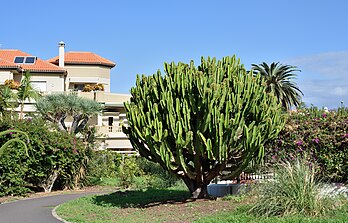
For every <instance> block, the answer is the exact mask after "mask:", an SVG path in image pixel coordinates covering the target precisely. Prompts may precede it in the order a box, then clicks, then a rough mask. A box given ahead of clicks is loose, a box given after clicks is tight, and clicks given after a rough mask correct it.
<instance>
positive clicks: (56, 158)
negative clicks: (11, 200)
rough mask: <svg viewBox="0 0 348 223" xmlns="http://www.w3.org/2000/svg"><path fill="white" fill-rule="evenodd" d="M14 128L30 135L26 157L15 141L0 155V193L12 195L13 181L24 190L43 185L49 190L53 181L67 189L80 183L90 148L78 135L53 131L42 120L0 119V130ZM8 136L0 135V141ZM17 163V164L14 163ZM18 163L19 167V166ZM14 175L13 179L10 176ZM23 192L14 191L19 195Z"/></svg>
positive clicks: (42, 186) (52, 128)
mask: <svg viewBox="0 0 348 223" xmlns="http://www.w3.org/2000/svg"><path fill="white" fill-rule="evenodd" d="M11 128H15V129H18V130H21V131H23V132H26V133H27V134H28V136H29V138H30V141H29V144H28V147H29V157H28V156H26V154H25V152H23V153H20V152H18V151H25V150H24V149H20V147H21V146H22V145H20V144H17V145H16V146H15V147H13V148H12V149H11V150H9V149H7V150H6V154H7V155H4V156H1V158H0V159H1V161H0V162H1V163H2V166H1V168H0V176H1V187H2V189H1V191H0V193H3V195H5V194H11V193H10V192H9V189H6V187H8V188H11V187H14V184H13V182H12V181H14V180H16V179H18V180H16V181H18V182H17V183H16V185H18V187H21V188H22V189H23V190H22V189H21V191H25V187H27V186H31V187H32V188H35V189H39V188H43V189H44V190H45V191H50V190H51V189H52V187H53V185H54V184H55V186H56V187H57V188H69V187H76V186H78V185H79V182H80V180H81V179H82V178H83V177H84V176H83V175H84V171H85V168H86V162H87V160H88V157H89V156H90V150H89V148H87V147H86V145H85V144H84V143H83V142H82V141H81V140H80V139H78V138H76V137H74V136H72V135H69V134H68V133H65V132H58V131H55V130H54V127H53V126H50V125H47V124H46V123H45V122H44V121H43V120H42V119H39V118H34V119H28V120H3V121H2V122H1V123H0V130H2V131H3V130H7V129H11ZM9 137H11V136H8V135H6V136H4V137H0V143H3V142H4V141H6V140H8V139H9ZM13 163H16V165H13ZM17 164H18V165H19V166H18V165H17ZM13 178H14V179H13ZM20 193H22V192H16V193H15V194H20Z"/></svg>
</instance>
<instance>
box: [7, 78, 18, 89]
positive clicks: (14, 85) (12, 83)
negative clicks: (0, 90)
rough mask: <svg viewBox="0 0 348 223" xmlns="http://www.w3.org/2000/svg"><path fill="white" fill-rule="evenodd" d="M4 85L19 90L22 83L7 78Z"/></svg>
mask: <svg viewBox="0 0 348 223" xmlns="http://www.w3.org/2000/svg"><path fill="white" fill-rule="evenodd" d="M4 85H5V86H8V87H9V88H10V89H13V90H18V89H19V87H20V85H21V84H20V83H19V82H18V81H15V80H13V79H11V80H5V83H4Z"/></svg>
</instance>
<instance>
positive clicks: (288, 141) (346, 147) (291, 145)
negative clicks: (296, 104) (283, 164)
mask: <svg viewBox="0 0 348 223" xmlns="http://www.w3.org/2000/svg"><path fill="white" fill-rule="evenodd" d="M304 156H305V157H306V158H307V159H308V160H309V161H310V162H312V163H316V164H317V165H318V168H319V169H318V174H319V175H320V176H321V177H322V178H323V179H324V180H329V181H333V182H347V181H348V112H347V111H346V110H344V109H339V110H338V111H337V112H325V111H324V110H320V109H317V108H315V107H312V108H308V109H301V110H297V111H295V112H291V113H290V114H289V117H288V118H287V123H286V126H285V128H284V130H282V131H281V132H280V134H279V136H278V139H276V140H275V141H273V142H272V143H271V144H269V145H268V146H267V159H268V161H269V162H270V163H277V162H278V161H279V160H294V159H297V158H298V157H304Z"/></svg>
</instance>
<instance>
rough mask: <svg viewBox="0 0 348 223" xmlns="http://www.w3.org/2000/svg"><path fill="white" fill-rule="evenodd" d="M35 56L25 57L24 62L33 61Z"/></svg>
mask: <svg viewBox="0 0 348 223" xmlns="http://www.w3.org/2000/svg"><path fill="white" fill-rule="evenodd" d="M35 60H36V57H26V58H25V63H35Z"/></svg>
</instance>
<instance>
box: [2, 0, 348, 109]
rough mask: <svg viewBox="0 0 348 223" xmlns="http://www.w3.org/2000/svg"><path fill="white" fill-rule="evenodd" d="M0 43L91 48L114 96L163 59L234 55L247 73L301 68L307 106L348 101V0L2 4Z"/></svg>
mask: <svg viewBox="0 0 348 223" xmlns="http://www.w3.org/2000/svg"><path fill="white" fill-rule="evenodd" d="M0 7H1V13H0V16H1V20H0V21H1V23H0V24H1V29H0V44H1V48H4V49H20V50H22V51H25V52H27V53H30V54H32V55H35V56H38V57H40V58H42V59H49V58H51V57H54V56H56V55H58V42H59V41H61V40H63V41H64V42H65V43H66V51H91V52H94V53H97V54H99V55H101V56H103V57H105V58H107V59H110V60H112V61H114V62H116V63H117V66H116V67H115V68H114V69H113V70H112V72H111V91H112V92H118V93H129V90H130V88H131V87H132V86H133V85H134V83H135V78H136V74H146V75H151V74H153V73H155V72H156V71H157V70H158V69H161V70H162V68H163V63H164V62H171V61H175V62H179V61H181V62H187V63H188V62H189V61H190V60H194V61H195V63H196V64H198V63H199V61H200V57H201V56H211V57H217V58H221V57H223V56H228V55H234V54H235V55H236V56H237V57H239V58H240V59H241V62H242V63H243V64H244V65H245V67H247V68H250V64H252V63H261V62H263V61H265V62H267V63H271V62H273V61H274V62H277V61H280V62H281V63H283V64H291V65H296V66H298V68H299V69H300V70H301V72H300V73H298V79H297V83H298V85H299V87H300V89H301V90H302V91H303V92H304V94H305V96H304V97H303V100H304V102H305V103H306V104H308V105H310V104H314V105H316V106H319V107H322V106H327V107H329V108H334V107H337V106H339V105H340V102H341V101H345V102H346V104H347V105H348V25H347V22H348V13H347V10H348V1H346V0H332V1H327V0H263V1H260V0H243V1H233V0H230V1H227V0H226V1H224V0H221V1H219V0H216V1H206V0H200V1H198V0H186V1H184V0H176V1H163V0H162V1H159V0H158V1H155V0H147V1H141V0H138V1H135V0H127V1H117V0H115V1H111V0H110V1H106V0H99V1H95V0H94V1H89V0H85V1H80V0H75V1H73V0H70V1H66V0H60V1H43V0H37V1H23V0H17V1H12V0H4V1H2V2H1V6H0Z"/></svg>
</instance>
